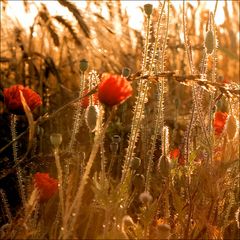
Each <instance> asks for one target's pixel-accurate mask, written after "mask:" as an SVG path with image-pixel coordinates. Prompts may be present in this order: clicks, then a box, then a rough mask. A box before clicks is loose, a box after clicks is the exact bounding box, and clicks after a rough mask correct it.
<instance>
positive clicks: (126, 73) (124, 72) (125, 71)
mask: <svg viewBox="0 0 240 240" xmlns="http://www.w3.org/2000/svg"><path fill="white" fill-rule="evenodd" d="M130 74H131V69H130V68H123V70H122V75H123V77H125V78H128V77H129V76H130Z"/></svg>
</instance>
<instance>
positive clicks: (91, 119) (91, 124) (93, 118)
mask: <svg viewBox="0 0 240 240" xmlns="http://www.w3.org/2000/svg"><path fill="white" fill-rule="evenodd" d="M98 114H99V109H98V106H96V105H93V106H88V107H87V109H86V112H85V121H86V124H87V127H88V128H89V130H90V131H91V132H94V131H95V130H96V125H97V118H98Z"/></svg>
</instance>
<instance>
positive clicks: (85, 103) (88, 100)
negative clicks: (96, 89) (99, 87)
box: [81, 89, 98, 108]
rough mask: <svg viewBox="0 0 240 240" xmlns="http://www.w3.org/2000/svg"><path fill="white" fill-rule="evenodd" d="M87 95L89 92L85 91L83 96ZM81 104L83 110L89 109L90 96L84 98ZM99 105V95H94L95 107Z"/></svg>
mask: <svg viewBox="0 0 240 240" xmlns="http://www.w3.org/2000/svg"><path fill="white" fill-rule="evenodd" d="M87 93H88V90H87V89H85V90H84V92H83V96H85V95H86V94H87ZM81 104H82V107H83V108H87V107H88V106H89V104H90V96H87V97H85V98H83V99H82V101H81ZM97 104H98V95H97V93H95V94H93V105H97Z"/></svg>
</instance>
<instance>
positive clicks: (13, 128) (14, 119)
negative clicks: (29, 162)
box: [11, 114, 27, 208]
mask: <svg viewBox="0 0 240 240" xmlns="http://www.w3.org/2000/svg"><path fill="white" fill-rule="evenodd" d="M16 122H17V116H16V115H15V114H11V134H12V139H13V140H15V138H16V137H17V132H16ZM12 148H13V159H14V163H17V162H18V156H17V141H14V142H13V145H12ZM16 170H17V181H18V187H19V190H20V192H19V193H20V196H21V199H22V203H23V206H24V208H25V206H26V202H27V201H26V196H25V189H24V184H23V178H22V172H21V171H22V170H21V168H20V167H19V166H17V167H16Z"/></svg>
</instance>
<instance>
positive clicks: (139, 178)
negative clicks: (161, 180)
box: [133, 174, 145, 188]
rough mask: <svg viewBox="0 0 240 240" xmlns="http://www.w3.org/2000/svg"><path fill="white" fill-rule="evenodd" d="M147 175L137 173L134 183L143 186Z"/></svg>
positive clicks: (138, 186)
mask: <svg viewBox="0 0 240 240" xmlns="http://www.w3.org/2000/svg"><path fill="white" fill-rule="evenodd" d="M144 182H145V177H144V176H143V175H142V174H136V175H135V176H134V177H133V185H134V187H136V188H141V187H142V186H143V185H144Z"/></svg>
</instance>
